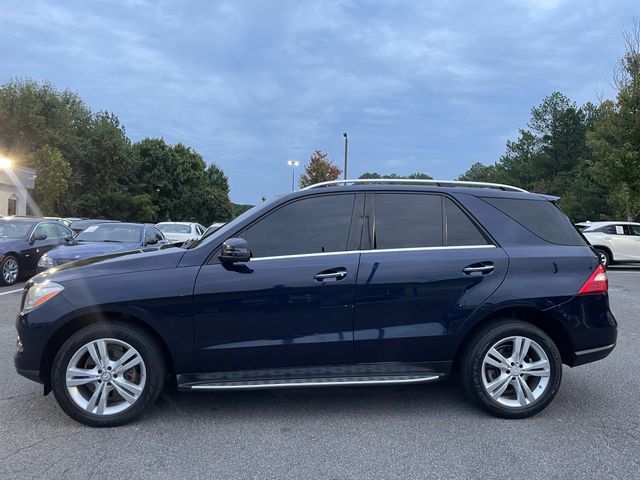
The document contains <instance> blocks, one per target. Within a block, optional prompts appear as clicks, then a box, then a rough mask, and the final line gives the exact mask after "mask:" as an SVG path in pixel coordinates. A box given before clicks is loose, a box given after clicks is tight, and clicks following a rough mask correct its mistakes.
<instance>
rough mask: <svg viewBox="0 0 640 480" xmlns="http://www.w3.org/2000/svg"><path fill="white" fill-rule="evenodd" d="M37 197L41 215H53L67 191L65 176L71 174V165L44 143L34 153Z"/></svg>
mask: <svg viewBox="0 0 640 480" xmlns="http://www.w3.org/2000/svg"><path fill="white" fill-rule="evenodd" d="M34 163H35V168H36V169H37V172H38V177H37V179H36V191H35V194H36V196H37V198H39V199H40V201H39V202H38V203H39V207H40V210H41V212H42V214H43V215H53V214H54V213H55V212H56V205H57V204H58V202H59V201H60V199H61V198H62V195H64V193H65V192H66V191H67V188H68V187H69V184H68V182H67V178H69V177H70V176H71V165H70V164H69V162H68V161H67V160H65V158H64V157H63V156H62V153H60V151H59V150H58V149H56V148H53V147H50V146H49V145H45V146H44V147H41V148H39V149H38V150H37V151H36V153H35V162H34Z"/></svg>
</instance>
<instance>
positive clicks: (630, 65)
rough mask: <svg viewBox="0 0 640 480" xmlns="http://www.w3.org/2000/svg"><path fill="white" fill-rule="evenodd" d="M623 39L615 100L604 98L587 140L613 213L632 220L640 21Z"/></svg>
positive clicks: (639, 141) (638, 192)
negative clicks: (623, 46) (605, 99)
mask: <svg viewBox="0 0 640 480" xmlns="http://www.w3.org/2000/svg"><path fill="white" fill-rule="evenodd" d="M625 41H626V51H625V54H624V56H623V58H622V59H621V60H620V63H619V69H618V71H617V73H616V76H615V82H616V85H617V87H618V95H617V97H616V101H615V102H614V101H611V100H607V101H605V102H603V104H602V106H601V108H600V112H599V114H598V115H597V116H596V118H595V121H594V127H593V130H592V131H591V132H589V134H588V135H587V143H588V145H589V147H590V148H591V150H592V151H593V154H594V155H593V159H592V161H591V169H592V172H593V174H594V176H595V178H596V179H597V181H598V182H599V184H600V185H602V186H603V187H604V188H605V189H606V190H607V199H608V201H609V204H610V205H611V207H612V208H613V209H614V212H615V214H616V216H618V217H622V218H625V217H626V219H627V220H633V219H635V218H637V216H638V215H639V214H640V24H636V25H635V28H634V29H633V30H632V31H631V32H628V33H627V34H626V35H625Z"/></svg>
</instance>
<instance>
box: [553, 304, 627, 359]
mask: <svg viewBox="0 0 640 480" xmlns="http://www.w3.org/2000/svg"><path fill="white" fill-rule="evenodd" d="M545 312H546V313H549V314H551V315H552V316H554V317H555V318H556V319H557V320H558V321H559V323H560V324H561V325H562V326H563V329H564V331H565V332H566V333H567V334H568V340H569V341H568V342H566V344H565V347H567V348H565V349H564V352H563V362H564V363H566V364H567V365H569V366H570V367H576V366H578V365H584V364H585V363H590V362H595V361H597V360H602V359H603V358H605V357H606V356H608V355H609V354H610V353H611V352H612V351H613V349H614V348H615V346H616V342H617V340H618V323H617V321H616V318H615V317H614V315H613V313H611V309H610V308H609V297H608V295H606V294H589V295H576V296H575V297H573V298H572V299H571V300H569V301H567V302H564V303H561V304H560V305H557V306H555V307H553V308H550V309H548V310H545Z"/></svg>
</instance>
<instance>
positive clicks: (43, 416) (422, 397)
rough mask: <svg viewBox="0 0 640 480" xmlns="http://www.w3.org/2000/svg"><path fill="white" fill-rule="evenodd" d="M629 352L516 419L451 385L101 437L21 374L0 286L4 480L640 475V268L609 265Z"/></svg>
mask: <svg viewBox="0 0 640 480" xmlns="http://www.w3.org/2000/svg"><path fill="white" fill-rule="evenodd" d="M609 279H610V296H611V303H612V310H613V311H614V313H615V315H616V317H617V319H618V322H619V338H618V346H617V348H616V349H615V351H614V352H613V353H612V354H611V355H610V356H609V357H608V358H606V359H605V360H603V361H601V362H598V363H594V364H590V365H584V366H581V367H577V368H575V369H569V368H568V367H565V370H564V379H563V384H562V387H561V389H560V392H559V393H558V396H557V397H556V399H555V401H554V402H553V403H552V404H551V405H550V406H549V407H548V408H547V409H546V410H545V411H544V412H543V413H541V414H540V415H538V416H536V417H534V418H530V419H527V420H515V421H508V420H502V419H497V418H493V417H490V416H488V415H487V414H485V413H484V412H482V411H480V410H478V409H476V408H475V407H474V406H472V405H471V404H469V403H468V402H467V401H466V400H465V399H464V398H463V396H462V393H461V391H460V390H459V389H458V388H457V387H456V386H455V385H454V384H453V383H452V382H444V383H440V384H431V385H421V386H418V385H413V386H393V387H391V386H390V387H359V388H358V387H350V388H341V389H337V388H331V389H306V390H305V389H298V390H287V391H285V390H277V391H254V392H249V391H245V392H222V393H177V392H167V393H164V394H163V395H162V397H161V399H160V400H159V402H158V404H157V405H155V406H154V407H153V408H152V409H151V410H150V411H149V412H148V413H147V414H146V415H145V416H144V417H143V418H142V419H141V420H139V421H137V422H135V423H133V424H130V425H126V426H123V427H118V428H113V429H100V430H99V429H91V428H88V427H84V426H82V425H79V424H77V423H75V422H74V421H73V420H71V419H69V418H68V417H67V416H66V415H65V414H64V413H63V412H62V411H61V410H60V408H59V407H58V406H57V404H56V402H55V399H54V398H53V395H49V396H48V397H43V396H42V387H41V386H40V385H37V384H35V383H32V382H29V381H28V380H26V379H23V378H21V377H19V376H18V375H17V374H16V373H15V371H14V368H13V360H12V356H13V352H14V348H15V329H14V319H15V314H16V312H17V309H18V303H19V298H20V294H19V293H10V294H6V295H2V293H5V292H7V291H10V290H15V289H16V288H19V287H20V286H18V287H13V288H9V289H7V288H4V289H0V478H2V479H21V478H65V479H67V478H68V479H72V478H136V479H137V478H155V479H161V478H221V479H231V478H247V479H250V478H251V479H254V478H255V479H262V478H295V479H359V478H367V479H372V478H385V479H389V478H411V479H417V478H438V479H445V478H447V479H448V478H473V479H475V478H478V479H485V478H505V479H512V478H513V479H515V478H523V479H524V478H554V479H579V478H585V479H592V478H599V479H605V478H616V479H618V478H629V479H638V478H640V380H639V377H638V372H640V318H639V313H640V270H639V269H624V268H619V269H613V268H612V269H611V271H610V272H609Z"/></svg>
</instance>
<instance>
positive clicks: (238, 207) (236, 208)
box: [231, 203, 255, 218]
mask: <svg viewBox="0 0 640 480" xmlns="http://www.w3.org/2000/svg"><path fill="white" fill-rule="evenodd" d="M254 206H255V205H249V204H242V203H232V204H231V207H232V210H233V217H234V218H235V217H237V216H238V215H242V214H243V213H244V212H246V211H247V210H250V209H252V208H253V207H254Z"/></svg>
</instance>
